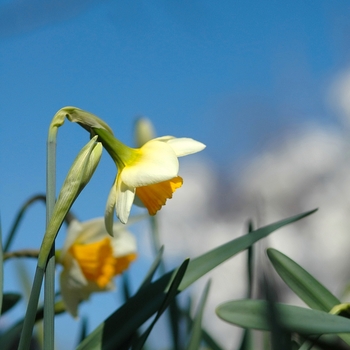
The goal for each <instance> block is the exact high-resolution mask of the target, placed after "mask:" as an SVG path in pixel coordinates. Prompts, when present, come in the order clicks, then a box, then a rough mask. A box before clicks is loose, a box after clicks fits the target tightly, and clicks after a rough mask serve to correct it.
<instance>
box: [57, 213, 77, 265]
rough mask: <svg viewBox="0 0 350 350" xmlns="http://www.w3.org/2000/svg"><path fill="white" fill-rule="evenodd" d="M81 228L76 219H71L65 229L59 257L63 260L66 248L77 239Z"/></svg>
mask: <svg viewBox="0 0 350 350" xmlns="http://www.w3.org/2000/svg"><path fill="white" fill-rule="evenodd" d="M81 230H82V225H81V223H80V222H79V221H78V220H72V221H71V222H70V224H69V226H68V229H67V236H66V240H65V241H64V245H63V248H62V251H61V256H60V259H61V260H63V259H64V257H65V255H66V252H67V251H68V249H69V248H70V247H71V246H72V245H73V243H74V242H75V241H76V240H77V238H78V236H79V233H80V232H81Z"/></svg>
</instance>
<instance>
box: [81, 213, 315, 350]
mask: <svg viewBox="0 0 350 350" xmlns="http://www.w3.org/2000/svg"><path fill="white" fill-rule="evenodd" d="M315 211H316V210H312V211H309V212H306V213H303V214H299V215H296V216H293V217H291V218H288V219H284V220H281V221H279V222H276V223H273V224H271V225H268V226H265V227H262V228H260V229H258V230H256V231H254V232H252V233H249V234H248V235H245V236H242V237H239V238H237V239H234V240H232V241H231V242H228V243H226V244H224V245H222V246H220V247H218V248H216V249H214V250H212V251H210V252H208V253H206V254H203V255H201V256H199V257H198V258H196V259H193V260H191V261H190V263H189V265H188V268H187V270H186V273H185V276H184V278H183V280H182V282H181V284H180V286H179V290H178V291H179V292H181V291H182V290H184V289H185V288H187V287H188V286H190V285H191V284H192V283H193V282H195V281H196V280H198V279H199V278H200V277H202V276H203V275H204V274H206V273H207V272H209V271H210V270H212V269H213V268H215V267H216V266H218V265H219V264H221V263H222V262H224V261H225V260H227V259H229V258H231V257H233V256H234V255H235V254H237V253H239V252H241V251H243V250H245V249H247V248H248V247H249V246H251V245H252V244H254V243H255V242H257V241H258V240H259V239H261V238H264V237H266V236H267V235H269V234H270V233H271V232H273V231H275V230H277V229H279V228H281V227H283V226H285V225H287V224H290V223H293V222H295V221H297V220H300V219H302V218H304V217H306V216H308V215H310V214H312V213H314V212H315ZM173 274H174V271H171V272H168V273H167V274H165V275H164V276H162V277H161V278H159V279H158V280H157V281H155V282H152V283H150V284H149V285H148V286H145V288H143V289H142V290H140V291H139V292H138V293H136V294H135V295H134V296H133V297H131V298H130V299H129V300H128V302H127V303H125V304H124V305H123V306H121V307H120V308H119V309H118V310H116V311H115V312H114V313H113V314H112V315H111V316H109V317H108V318H107V319H106V320H105V321H104V322H102V323H101V324H100V325H99V326H98V327H97V328H96V329H95V330H94V331H93V332H92V333H91V334H90V335H89V336H88V337H87V338H86V339H85V340H84V341H83V342H82V343H81V344H80V345H79V346H78V348H77V350H82V349H86V350H94V349H96V350H97V349H103V350H107V349H110V350H114V349H116V348H118V346H120V345H121V344H123V342H124V341H125V340H126V339H128V337H130V335H131V334H133V333H134V332H135V330H136V329H138V328H139V327H140V326H141V325H142V324H143V323H144V322H145V321H147V320H148V319H149V318H150V317H151V316H152V315H153V314H154V313H155V312H157V310H158V309H159V308H160V306H161V304H162V302H163V300H164V297H165V292H164V291H165V289H166V287H167V285H168V284H169V282H170V281H171V279H172V276H173Z"/></svg>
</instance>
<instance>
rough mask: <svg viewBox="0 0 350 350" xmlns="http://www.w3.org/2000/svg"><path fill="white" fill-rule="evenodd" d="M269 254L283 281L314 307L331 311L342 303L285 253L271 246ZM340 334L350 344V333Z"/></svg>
mask: <svg viewBox="0 0 350 350" xmlns="http://www.w3.org/2000/svg"><path fill="white" fill-rule="evenodd" d="M267 255H268V257H269V259H270V261H271V263H272V265H273V267H274V268H275V270H276V271H277V273H278V274H279V275H280V276H281V278H282V279H283V281H284V282H285V283H286V284H287V285H288V286H289V288H290V289H292V290H293V291H294V293H295V294H296V295H297V296H298V297H299V298H300V299H301V300H303V301H304V303H305V304H306V305H308V306H309V307H311V308H312V309H315V310H321V311H325V312H329V311H330V310H331V309H332V308H333V307H334V306H335V305H338V304H340V303H341V302H340V300H339V299H338V298H337V297H335V296H334V295H333V294H332V293H331V292H330V291H329V290H328V289H327V288H326V287H325V286H323V285H322V284H321V283H320V282H319V281H317V280H316V279H315V278H314V277H313V276H312V275H310V273H308V272H307V271H306V270H305V269H303V268H302V267H301V266H300V265H298V264H297V263H296V262H295V261H293V260H292V259H290V258H289V257H287V256H286V255H284V254H283V253H281V252H279V251H278V250H276V249H272V248H269V249H268V250H267ZM339 336H340V337H341V338H342V339H343V340H344V341H345V342H346V343H347V344H349V345H350V334H339Z"/></svg>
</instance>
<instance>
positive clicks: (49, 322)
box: [43, 127, 58, 350]
mask: <svg viewBox="0 0 350 350" xmlns="http://www.w3.org/2000/svg"><path fill="white" fill-rule="evenodd" d="M57 130H58V129H57V128H56V127H54V128H51V127H50V130H49V135H48V140H47V163H46V227H47V226H48V225H49V222H50V219H51V216H52V212H53V208H54V206H55V197H56V138H57ZM54 320H55V242H53V244H52V247H51V250H50V254H49V257H48V262H47V265H46V270H45V285H44V323H43V330H44V349H47V350H53V349H54V339H55V337H54V333H55V324H54V323H55V322H54Z"/></svg>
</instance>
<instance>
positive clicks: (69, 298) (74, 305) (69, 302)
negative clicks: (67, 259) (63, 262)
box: [60, 270, 80, 317]
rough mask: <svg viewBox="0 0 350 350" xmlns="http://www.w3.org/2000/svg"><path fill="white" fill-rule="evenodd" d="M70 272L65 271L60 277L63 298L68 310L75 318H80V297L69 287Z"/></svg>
mask: <svg viewBox="0 0 350 350" xmlns="http://www.w3.org/2000/svg"><path fill="white" fill-rule="evenodd" d="M68 279H69V278H68V271H66V270H63V271H62V272H61V275H60V286H61V296H62V300H63V303H64V306H65V308H66V310H67V311H68V312H69V313H70V314H71V315H72V316H73V317H77V316H78V305H79V302H80V297H79V294H78V293H74V291H72V289H71V288H70V287H69V283H68Z"/></svg>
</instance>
